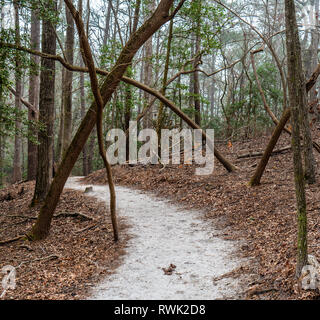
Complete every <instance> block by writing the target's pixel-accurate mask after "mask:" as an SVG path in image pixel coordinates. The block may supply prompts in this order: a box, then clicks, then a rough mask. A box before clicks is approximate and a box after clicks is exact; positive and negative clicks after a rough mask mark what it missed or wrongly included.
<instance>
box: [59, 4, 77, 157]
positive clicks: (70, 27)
mask: <svg viewBox="0 0 320 320" xmlns="http://www.w3.org/2000/svg"><path fill="white" fill-rule="evenodd" d="M65 7H66V8H65V9H66V21H67V34H66V43H65V54H66V58H67V60H68V62H69V63H70V64H73V56H74V54H73V50H74V22H73V18H72V15H71V13H70V11H69V9H68V8H67V6H65ZM72 77H73V72H72V71H69V70H66V71H65V75H64V85H63V88H62V90H63V111H64V112H63V118H64V121H63V122H64V126H63V139H62V154H64V153H65V152H66V150H67V149H68V147H69V144H70V142H71V136H72Z"/></svg>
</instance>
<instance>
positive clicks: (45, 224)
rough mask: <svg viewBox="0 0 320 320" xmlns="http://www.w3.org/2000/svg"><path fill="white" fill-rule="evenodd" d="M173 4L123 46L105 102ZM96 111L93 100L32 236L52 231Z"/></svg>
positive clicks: (104, 89)
mask: <svg viewBox="0 0 320 320" xmlns="http://www.w3.org/2000/svg"><path fill="white" fill-rule="evenodd" d="M172 4H173V0H162V1H161V2H160V3H159V5H158V7H157V9H156V10H155V12H154V13H153V15H152V16H151V17H150V19H148V20H147V21H146V22H145V23H144V24H143V25H142V26H141V27H140V28H139V30H138V31H137V32H135V33H134V34H133V35H132V36H131V37H130V39H129V41H128V43H127V44H126V46H125V47H124V48H123V49H122V51H121V53H120V56H119V58H118V60H117V62H116V64H115V66H114V67H113V68H112V71H111V72H110V73H109V75H108V76H107V77H106V79H105V80H104V82H103V84H102V86H101V88H100V91H101V95H102V100H103V104H104V106H105V105H106V103H107V102H108V101H109V100H110V98H111V96H112V94H113V92H114V91H115V90H116V88H117V86H118V84H119V82H120V81H121V78H122V76H123V75H124V73H125V71H126V69H127V66H128V65H129V64H130V63H131V61H132V59H133V57H134V55H135V54H136V52H137V51H138V50H139V49H140V47H141V46H142V45H143V44H144V43H145V41H146V40H147V39H149V38H150V37H151V36H152V34H154V32H156V31H157V30H158V29H159V28H160V27H161V26H162V25H163V24H164V23H166V22H167V21H168V20H169V19H170V18H171V17H170V16H169V10H170V7H171V6H172ZM96 111H97V107H96V104H95V103H93V104H92V105H91V107H90V108H89V110H88V112H87V114H86V116H85V118H84V119H83V121H82V123H81V125H80V127H79V129H78V131H77V133H76V134H75V137H74V138H73V140H72V142H71V144H70V146H69V148H68V150H67V152H66V154H65V156H64V158H63V160H62V163H61V164H60V166H59V169H58V172H57V174H56V176H55V178H54V180H53V182H52V184H51V186H50V190H49V192H48V195H47V197H46V200H45V203H44V205H43V206H42V208H41V210H40V213H39V216H38V218H37V221H36V223H35V224H34V226H33V227H32V230H31V232H30V234H29V235H28V236H29V238H30V239H34V240H37V239H43V238H45V237H46V236H47V235H48V233H49V230H50V225H51V220H52V216H53V213H54V211H55V209H56V206H57V204H58V201H59V198H60V195H61V192H62V190H63V187H64V185H65V183H66V181H67V179H68V176H69V174H70V172H71V170H72V168H73V166H74V164H75V162H76V160H77V158H78V156H79V154H80V152H81V150H82V148H83V146H84V144H85V143H86V141H87V139H88V137H89V135H90V133H91V131H92V129H93V127H94V125H95V123H96Z"/></svg>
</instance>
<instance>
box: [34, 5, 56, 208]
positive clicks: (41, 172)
mask: <svg viewBox="0 0 320 320" xmlns="http://www.w3.org/2000/svg"><path fill="white" fill-rule="evenodd" d="M46 5H47V6H48V8H50V9H52V11H54V12H55V11H56V5H57V4H56V2H55V1H51V0H50V1H49V0H48V1H47V2H46ZM41 47H42V52H44V53H49V54H53V55H55V54H56V35H55V29H54V25H53V22H52V21H50V20H43V22H42V40H41ZM54 94H55V62H54V61H53V60H49V59H43V58H42V59H41V74H40V99H39V121H40V122H41V123H42V124H44V125H45V130H42V131H40V132H39V136H38V140H39V145H38V167H37V177H36V187H35V191H34V196H33V200H32V204H33V205H35V204H36V203H38V202H42V201H43V200H44V199H45V197H46V195H47V193H48V191H49V187H50V183H51V180H52V171H53V126H54V101H55V100H54Z"/></svg>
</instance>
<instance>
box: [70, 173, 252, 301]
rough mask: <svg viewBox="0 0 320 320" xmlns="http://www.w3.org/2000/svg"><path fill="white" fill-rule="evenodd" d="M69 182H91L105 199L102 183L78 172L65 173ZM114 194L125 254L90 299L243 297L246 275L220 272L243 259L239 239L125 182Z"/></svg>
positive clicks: (196, 214) (73, 184)
mask: <svg viewBox="0 0 320 320" xmlns="http://www.w3.org/2000/svg"><path fill="white" fill-rule="evenodd" d="M68 187H70V188H73V189H75V190H82V191H84V190H85V189H86V188H88V187H92V191H91V192H90V195H91V196H94V197H96V198H97V200H103V201H106V199H108V198H109V190H108V187H107V186H106V185H100V186H99V185H93V186H92V185H90V186H89V185H85V184H83V183H81V178H79V177H72V178H70V179H69V180H68ZM116 193H117V214H118V217H120V218H121V220H122V221H123V220H124V221H125V222H126V223H127V225H128V229H127V234H128V236H129V240H128V241H127V246H126V248H125V250H126V254H125V256H123V260H122V262H121V265H120V266H119V268H117V269H116V270H115V272H114V273H113V274H112V275H111V276H108V277H106V278H105V279H104V280H103V281H101V282H99V283H97V286H96V287H95V288H92V290H91V292H90V294H89V297H88V298H89V299H94V300H96V299H98V300H145V299H148V300H216V299H241V298H243V286H244V285H245V284H246V283H247V277H241V279H234V278H232V277H230V278H228V277H225V276H224V275H226V274H228V273H230V272H232V271H233V270H235V269H237V268H239V267H240V266H241V265H243V264H246V263H248V259H241V258H240V257H239V255H238V252H239V249H238V247H239V246H240V245H241V243H240V242H237V241H229V240H224V239H221V237H220V234H221V232H223V231H221V230H217V229H216V228H215V227H214V225H213V224H212V223H211V222H210V221H208V220H204V219H203V217H202V216H203V213H202V212H201V211H199V210H190V209H185V208H182V207H181V206H177V205H175V204H173V203H172V202H171V201H170V200H167V199H159V198H157V197H155V196H154V195H152V194H151V193H150V192H145V191H140V190H135V189H132V188H128V187H123V186H116ZM107 201H108V200H107ZM120 237H123V234H122V232H120ZM221 276H223V277H222V279H220V277H221Z"/></svg>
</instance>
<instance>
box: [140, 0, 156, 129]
mask: <svg viewBox="0 0 320 320" xmlns="http://www.w3.org/2000/svg"><path fill="white" fill-rule="evenodd" d="M154 6H155V1H154V0H151V1H149V2H148V8H149V11H150V12H151V13H152V12H153V11H154V10H153V9H154ZM152 38H153V37H150V38H149V39H148V40H147V41H146V43H145V46H144V52H145V55H144V59H145V60H144V83H145V84H146V85H148V86H152V54H153V45H152ZM143 99H144V104H145V106H147V105H149V103H150V100H151V99H150V95H149V94H148V93H146V92H145V93H144V96H143ZM152 116H153V109H152V108H151V109H150V110H149V111H148V112H147V113H146V115H145V116H144V118H143V127H144V128H151V127H152Z"/></svg>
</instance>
